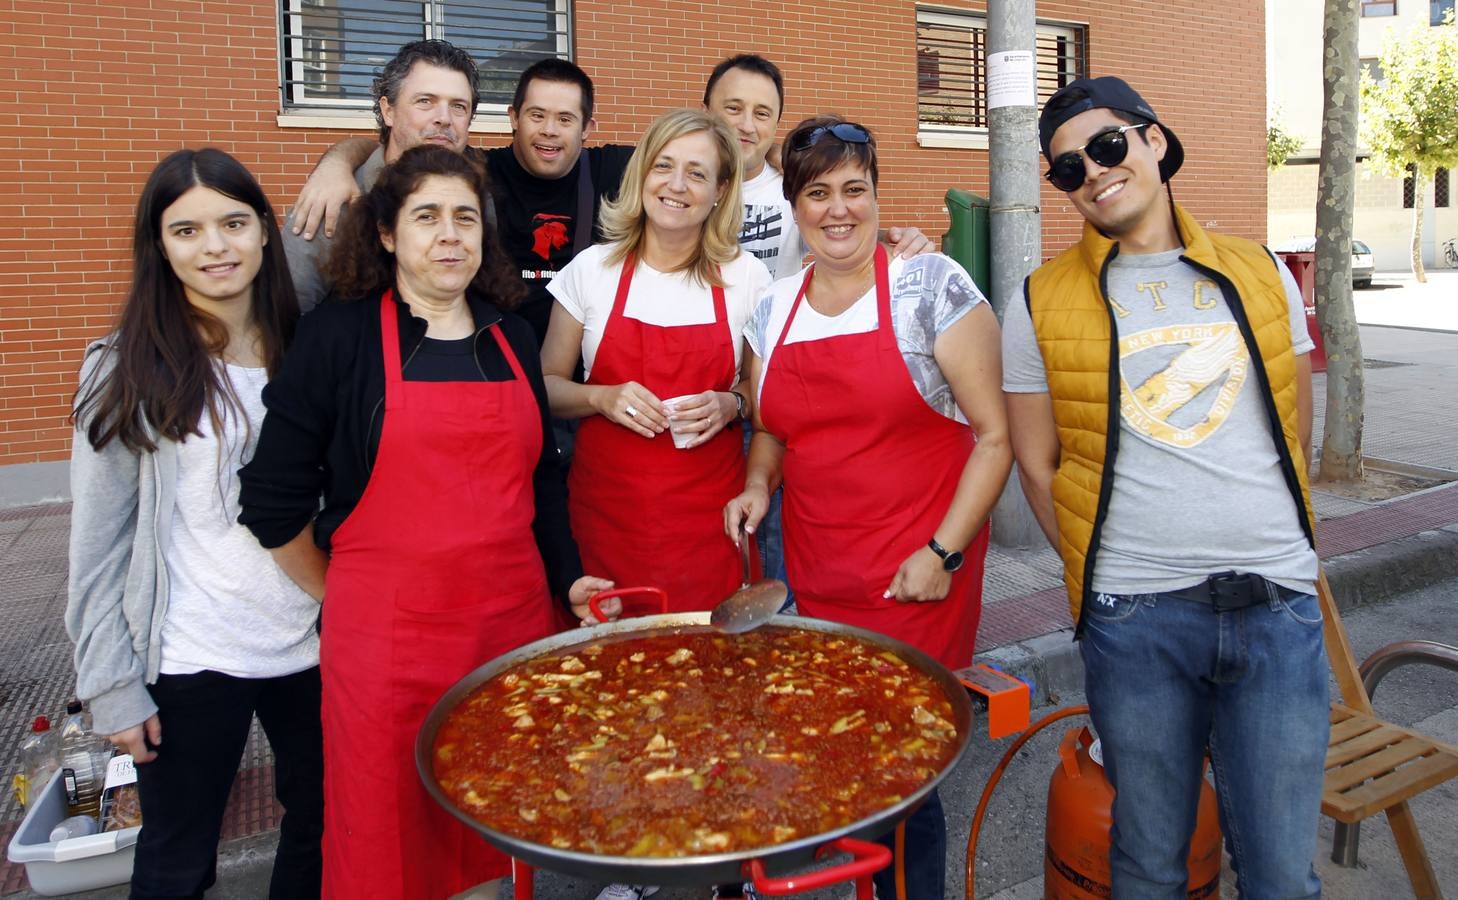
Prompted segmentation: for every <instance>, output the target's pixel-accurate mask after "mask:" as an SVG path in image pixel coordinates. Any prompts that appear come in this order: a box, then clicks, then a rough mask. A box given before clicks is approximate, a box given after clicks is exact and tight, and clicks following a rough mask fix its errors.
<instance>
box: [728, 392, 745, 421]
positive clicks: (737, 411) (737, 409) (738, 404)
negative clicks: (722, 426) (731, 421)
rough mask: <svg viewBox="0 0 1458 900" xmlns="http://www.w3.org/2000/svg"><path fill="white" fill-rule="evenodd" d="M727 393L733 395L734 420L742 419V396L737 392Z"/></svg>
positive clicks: (743, 401)
mask: <svg viewBox="0 0 1458 900" xmlns="http://www.w3.org/2000/svg"><path fill="white" fill-rule="evenodd" d="M729 393H731V394H733V395H734V418H736V419H742V418H744V403H745V400H744V395H743V394H741V393H739V392H738V391H730V392H729Z"/></svg>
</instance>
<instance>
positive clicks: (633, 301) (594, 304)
mask: <svg viewBox="0 0 1458 900" xmlns="http://www.w3.org/2000/svg"><path fill="white" fill-rule="evenodd" d="M611 250H612V245H611V244H596V245H594V246H592V247H589V248H588V249H586V250H584V251H582V252H581V253H579V254H577V256H575V257H573V259H572V262H570V263H568V264H567V265H566V267H564V268H563V269H562V271H560V272H558V273H557V276H556V277H555V278H553V279H552V280H551V281H550V282H548V283H547V290H548V291H550V292H551V294H552V296H553V297H554V298H556V300H557V303H558V304H560V305H561V306H562V308H563V309H565V310H566V311H567V313H568V314H569V315H571V316H572V318H574V319H576V320H577V321H578V322H580V323H582V367H583V369H584V370H585V372H586V374H587V375H591V374H592V364H593V362H594V361H596V359H597V348H598V346H599V345H601V344H602V333H603V329H604V328H606V327H607V321H608V317H609V316H610V315H612V311H613V301H614V300H615V299H617V294H618V277H619V275H621V274H622V271H623V264H622V263H616V264H614V265H612V266H608V265H605V264H604V260H605V259H606V258H607V255H608V253H609V252H610V251H611ZM723 276H724V306H725V311H726V313H727V314H728V317H729V333H730V334H731V335H733V336H735V340H734V365H735V366H736V367H738V366H739V365H740V364H741V362H742V361H741V359H740V356H741V350H742V347H743V341H740V340H738V339H737V336H738V335H741V334H743V333H744V325H745V323H746V322H748V321H749V315H750V313H751V312H752V311H753V309H754V305H755V302H756V301H758V300H759V298H760V297H761V296H762V295H763V294H764V292H765V290H766V289H767V288H768V287H769V284H770V275H769V271H768V270H767V269H766V268H765V267H764V263H762V262H760V261H759V260H757V259H755V258H754V257H753V256H750V255H749V254H748V253H741V254H739V255H738V256H736V257H735V258H734V259H732V260H730V261H729V262H727V263H725V264H724V269H723ZM623 315H625V316H627V317H629V318H632V319H637V320H638V321H640V322H643V323H644V324H647V325H660V326H665V327H669V326H676V325H705V324H708V323H710V322H713V321H714V295H713V293H712V292H711V291H710V289H709V286H708V285H706V284H701V283H700V282H699V281H698V280H697V279H696V278H694V277H693V275H692V274H691V273H689V272H660V271H658V270H657V269H655V268H653V267H652V266H650V265H648V264H647V263H645V262H643V261H642V260H641V259H640V260H638V262H637V264H636V265H635V266H634V268H633V283H632V286H631V288H629V290H628V302H627V303H626V304H625V305H624V307H623Z"/></svg>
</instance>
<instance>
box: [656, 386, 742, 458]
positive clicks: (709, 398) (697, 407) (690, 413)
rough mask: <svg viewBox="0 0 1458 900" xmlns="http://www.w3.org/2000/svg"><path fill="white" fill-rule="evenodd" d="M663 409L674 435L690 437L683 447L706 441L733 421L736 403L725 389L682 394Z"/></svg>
mask: <svg viewBox="0 0 1458 900" xmlns="http://www.w3.org/2000/svg"><path fill="white" fill-rule="evenodd" d="M667 412H668V422H669V427H670V428H672V429H673V430H674V431H675V432H677V433H678V434H691V435H693V436H694V437H693V440H691V441H689V442H688V444H687V445H686V446H685V449H687V448H688V447H697V446H699V445H700V444H703V443H707V442H708V440H709V438H711V437H713V436H714V435H716V434H718V433H719V432H720V431H722V430H723V429H724V426H726V425H728V424H729V423H730V422H733V421H734V419H735V417H736V416H737V415H738V412H739V404H738V403H736V402H735V401H734V395H733V394H731V393H730V392H729V391H704V392H703V393H702V394H690V395H689V396H687V397H684V398H683V399H681V400H679V401H678V402H677V403H675V404H674V405H673V407H672V408H671V409H668V410H667Z"/></svg>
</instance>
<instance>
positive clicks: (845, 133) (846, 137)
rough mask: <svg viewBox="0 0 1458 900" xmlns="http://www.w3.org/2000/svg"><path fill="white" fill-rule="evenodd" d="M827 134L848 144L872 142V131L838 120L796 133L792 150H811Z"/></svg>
mask: <svg viewBox="0 0 1458 900" xmlns="http://www.w3.org/2000/svg"><path fill="white" fill-rule="evenodd" d="M827 134H828V135H830V136H831V137H834V138H837V139H839V140H841V141H844V142H845V143H847V144H869V143H870V142H871V133H870V132H869V131H867V130H866V129H864V128H862V127H861V126H859V125H857V124H856V123H854V122H837V123H836V124H834V125H819V126H816V127H815V128H812V129H810V130H809V131H805V132H801V133H800V134H797V135H795V139H794V140H793V141H791V142H790V150H791V151H793V152H795V153H800V152H801V151H804V150H809V149H810V148H811V147H814V146H815V145H816V144H818V143H820V139H821V138H823V137H825V136H826V135H827Z"/></svg>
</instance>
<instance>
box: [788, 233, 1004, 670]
mask: <svg viewBox="0 0 1458 900" xmlns="http://www.w3.org/2000/svg"><path fill="white" fill-rule="evenodd" d="M887 268H888V266H887V260H886V251H885V250H884V249H883V248H877V250H876V316H877V326H876V329H875V330H874V331H869V332H866V333H864V334H847V335H840V336H838V337H830V338H823V339H821V340H815V341H801V342H797V343H791V344H786V343H785V336H786V335H788V334H789V333H790V326H791V324H792V323H793V322H794V321H795V313H796V312H797V311H799V309H800V304H801V303H802V302H804V299H805V291H806V289H807V288H809V286H810V279H811V277H812V276H813V275H814V273H815V269H814V267H813V266H812V267H811V268H810V270H809V271H808V272H806V273H805V281H804V283H803V284H801V286H800V293H799V294H797V295H796V297H795V303H794V305H793V306H792V307H791V308H790V314H789V316H788V317H787V318H786V319H785V327H784V330H783V331H781V332H780V336H779V340H778V342H777V343H776V344H775V349H774V352H773V353H772V354H771V355H770V357H769V362H768V364H767V366H766V369H765V372H764V378H763V386H762V388H761V390H760V417H761V419H762V420H763V422H764V424H765V427H766V428H767V429H768V430H769V431H770V433H772V434H774V435H775V436H777V437H778V438H779V439H780V440H782V441H784V442H785V457H784V468H783V472H784V490H785V495H784V507H783V515H784V520H783V521H784V535H785V563H786V566H787V568H788V570H789V576H790V584H791V585H793V586H794V588H795V603H796V605H797V606H798V607H799V610H800V612H801V613H803V614H804V615H807V616H813V617H815V618H819V619H829V620H831V621H835V622H844V623H846V624H848V625H856V626H859V627H862V628H869V629H871V630H873V631H878V632H880V633H882V634H885V635H888V636H890V637H893V638H896V639H898V640H902V641H905V642H907V643H908V644H911V645H912V646H914V647H918V648H920V649H921V650H923V651H925V652H926V653H928V654H930V655H931V656H934V657H936V658H937V659H938V660H940V661H941V662H942V663H943V664H944V665H946V666H948V667H949V668H961V667H963V666H966V665H969V664H970V663H971V661H972V650H973V645H974V644H975V642H976V639H977V620H978V618H979V616H980V615H981V611H982V564H983V560H984V557H985V556H986V553H987V528H986V526H984V527H983V528H982V530H981V531H979V532H978V534H977V537H976V538H975V539H974V540H973V541H972V544H971V546H969V547H968V548H967V550H966V562H965V563H964V564H963V566H962V568H961V570H960V571H958V572H957V573H956V574H954V575H953V576H952V587H951V590H950V592H949V593H948V595H947V597H946V599H944V600H942V601H939V602H931V603H903V602H900V601H897V600H894V599H893V600H887V599H884V598H883V597H882V596H881V595H882V594H883V593H885V591H886V588H888V587H890V585H891V579H892V578H893V577H895V575H896V570H897V569H898V568H900V566H901V563H902V562H904V561H905V560H906V558H907V557H908V556H910V555H911V554H912V553H913V552H915V551H916V550H918V549H920V548H921V547H925V546H926V543H927V541H928V540H930V539H931V538H932V536H933V534H934V533H935V531H936V528H937V526H938V525H940V524H941V521H942V518H943V517H944V516H945V515H946V513H947V509H948V508H949V507H950V506H951V503H952V496H953V494H955V493H956V490H957V482H958V481H959V480H960V479H961V477H962V469H963V467H964V466H965V465H966V464H967V458H968V456H969V455H970V454H971V453H972V448H973V446H975V444H976V439H975V438H974V437H973V435H972V429H971V428H969V427H968V426H966V425H963V424H961V423H959V422H956V421H953V420H952V419H949V418H947V417H946V416H943V415H942V414H940V413H938V412H937V411H936V410H934V409H932V408H931V407H930V406H928V405H927V403H926V400H924V399H922V396H921V394H920V392H919V391H917V389H916V385H915V384H914V383H913V382H912V380H911V374H910V373H909V372H908V371H907V370H906V362H905V360H904V359H903V358H902V356H901V350H900V348H899V347H897V345H896V334H895V331H894V330H893V329H892V323H891V287H890V282H889V277H888V274H887Z"/></svg>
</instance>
